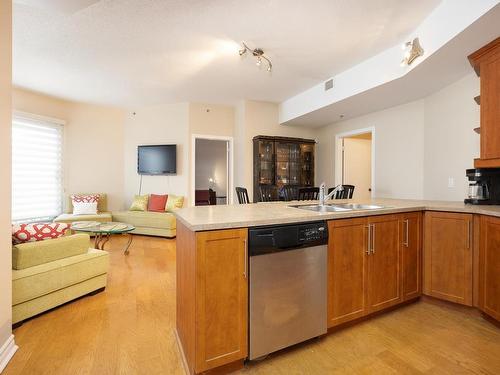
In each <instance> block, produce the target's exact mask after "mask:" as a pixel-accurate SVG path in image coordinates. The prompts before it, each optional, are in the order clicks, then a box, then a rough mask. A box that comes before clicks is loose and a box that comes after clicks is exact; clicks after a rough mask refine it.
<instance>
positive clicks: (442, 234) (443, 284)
mask: <svg viewBox="0 0 500 375" xmlns="http://www.w3.org/2000/svg"><path fill="white" fill-rule="evenodd" d="M472 229H473V228H472V215H470V214H458V213H451V212H434V211H428V212H426V213H425V222H424V294H426V295H429V296H433V297H436V298H440V299H444V300H447V301H451V302H455V303H460V304H463V305H468V306H472V248H473V238H472V235H473V230H472Z"/></svg>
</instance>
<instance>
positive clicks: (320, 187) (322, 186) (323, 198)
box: [319, 182, 344, 206]
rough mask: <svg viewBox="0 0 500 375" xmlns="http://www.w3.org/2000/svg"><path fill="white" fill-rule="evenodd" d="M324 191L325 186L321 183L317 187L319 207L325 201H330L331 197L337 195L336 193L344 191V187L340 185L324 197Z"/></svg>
mask: <svg viewBox="0 0 500 375" xmlns="http://www.w3.org/2000/svg"><path fill="white" fill-rule="evenodd" d="M325 190H326V184H325V183H324V182H323V183H321V185H320V186H319V204H320V206H324V205H325V202H326V201H327V200H330V199H332V197H333V195H334V194H335V193H337V191H342V190H344V187H343V186H342V185H338V186H336V187H335V188H334V189H333V190H332V191H331V192H330V194H328V195H325Z"/></svg>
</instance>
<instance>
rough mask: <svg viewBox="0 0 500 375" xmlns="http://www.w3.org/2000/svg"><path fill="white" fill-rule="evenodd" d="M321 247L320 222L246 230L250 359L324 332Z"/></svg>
mask: <svg viewBox="0 0 500 375" xmlns="http://www.w3.org/2000/svg"><path fill="white" fill-rule="evenodd" d="M327 243H328V226H327V224H326V222H325V221H320V222H313V223H305V224H293V225H280V226H272V227H260V228H252V229H250V230H249V255H250V335H249V336H250V337H249V340H250V353H249V359H250V360H252V359H256V358H259V357H263V356H265V355H267V354H269V353H272V352H274V351H277V350H280V349H283V348H286V347H288V346H291V345H294V344H297V343H299V342H302V341H305V340H308V339H310V338H313V337H316V336H320V335H323V334H325V333H326V331H327V321H326V320H327V317H326V314H327V291H326V284H327V272H326V269H327Z"/></svg>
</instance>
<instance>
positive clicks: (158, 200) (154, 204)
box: [148, 194, 168, 212]
mask: <svg viewBox="0 0 500 375" xmlns="http://www.w3.org/2000/svg"><path fill="white" fill-rule="evenodd" d="M167 199H168V195H156V194H151V195H150V196H149V201H148V211H154V212H165V206H166V204H167Z"/></svg>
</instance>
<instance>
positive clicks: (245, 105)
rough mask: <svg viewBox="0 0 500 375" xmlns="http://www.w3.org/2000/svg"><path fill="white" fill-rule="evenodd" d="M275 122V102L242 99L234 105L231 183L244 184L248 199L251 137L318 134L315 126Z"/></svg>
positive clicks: (315, 136) (250, 178)
mask: <svg viewBox="0 0 500 375" xmlns="http://www.w3.org/2000/svg"><path fill="white" fill-rule="evenodd" d="M278 121H279V119H278V104H275V103H268V102H258V101H252V100H246V101H243V102H240V103H238V105H237V107H236V123H235V186H243V187H246V188H247V189H248V195H249V197H250V199H252V197H253V143H252V139H253V137H255V136H256V135H277V136H284V137H297V138H310V139H316V138H317V136H318V130H316V129H312V128H300V127H292V126H284V125H280V124H279V122H278ZM316 182H318V179H317V178H316Z"/></svg>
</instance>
